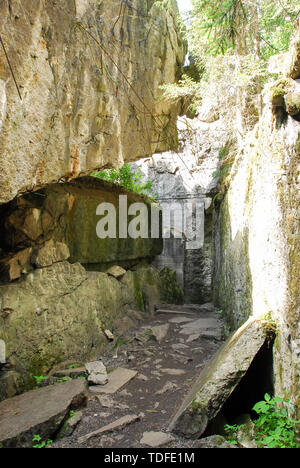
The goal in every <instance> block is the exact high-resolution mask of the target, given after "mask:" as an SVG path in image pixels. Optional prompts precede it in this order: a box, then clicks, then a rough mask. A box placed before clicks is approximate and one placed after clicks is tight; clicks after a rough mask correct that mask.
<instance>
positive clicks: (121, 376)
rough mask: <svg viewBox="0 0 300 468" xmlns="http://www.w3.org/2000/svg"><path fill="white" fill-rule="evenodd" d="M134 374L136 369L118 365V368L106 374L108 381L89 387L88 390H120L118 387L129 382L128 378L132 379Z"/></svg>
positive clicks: (111, 391)
mask: <svg viewBox="0 0 300 468" xmlns="http://www.w3.org/2000/svg"><path fill="white" fill-rule="evenodd" d="M136 374H137V371H134V370H131V369H125V368H123V367H119V368H118V369H115V370H114V371H112V372H111V373H110V374H108V381H107V383H106V384H105V385H103V386H93V387H90V391H91V392H93V393H106V394H113V393H116V392H117V391H118V390H120V388H122V387H123V386H124V385H126V384H127V383H128V382H130V380H131V379H133V378H134V377H135V376H136Z"/></svg>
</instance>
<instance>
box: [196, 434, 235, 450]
mask: <svg viewBox="0 0 300 468" xmlns="http://www.w3.org/2000/svg"><path fill="white" fill-rule="evenodd" d="M195 448H222V449H223V448H237V447H236V446H235V445H232V444H230V443H229V442H227V440H226V439H224V437H222V436H220V435H213V436H210V437H204V438H203V439H200V440H199V441H197V443H196V444H195Z"/></svg>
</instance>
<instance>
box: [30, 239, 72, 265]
mask: <svg viewBox="0 0 300 468" xmlns="http://www.w3.org/2000/svg"><path fill="white" fill-rule="evenodd" d="M69 257H70V250H69V248H68V246H67V245H66V244H64V243H63V242H55V241H54V240H53V239H51V240H49V241H48V242H46V243H45V244H44V245H43V247H41V248H39V249H36V250H34V251H33V254H32V257H31V263H32V264H33V265H35V266H36V267H38V268H43V267H46V266H50V265H52V264H53V263H56V262H62V261H63V260H67V259H68V258H69Z"/></svg>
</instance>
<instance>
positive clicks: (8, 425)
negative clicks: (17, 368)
mask: <svg viewBox="0 0 300 468" xmlns="http://www.w3.org/2000/svg"><path fill="white" fill-rule="evenodd" d="M86 401H87V390H86V383H85V381H83V380H82V379H80V380H72V381H69V382H64V383H61V384H57V385H50V386H48V387H44V388H41V389H38V390H31V391H30V392H27V393H23V394H22V395H18V396H16V397H14V398H10V399H8V400H4V401H2V402H1V403H0V446H2V447H7V448H10V447H20V448H21V447H25V448H26V447H32V445H33V444H32V438H33V436H34V435H35V434H39V435H40V436H41V438H42V440H47V439H49V438H50V439H51V437H53V435H54V434H55V433H56V432H57V431H58V430H59V428H60V427H61V426H62V424H63V422H64V421H65V419H66V418H67V417H68V415H69V412H70V410H71V409H77V408H79V407H81V406H84V405H85V404H86Z"/></svg>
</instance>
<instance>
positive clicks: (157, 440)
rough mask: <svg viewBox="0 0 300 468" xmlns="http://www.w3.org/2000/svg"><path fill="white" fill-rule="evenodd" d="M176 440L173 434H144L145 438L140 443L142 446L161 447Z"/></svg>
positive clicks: (151, 432)
mask: <svg viewBox="0 0 300 468" xmlns="http://www.w3.org/2000/svg"><path fill="white" fill-rule="evenodd" d="M172 440H174V437H173V436H172V435H171V434H166V433H165V432H154V431H150V432H144V434H143V437H142V439H141V441H140V444H142V445H148V446H149V447H154V448H155V447H161V446H162V445H165V444H168V443H169V442H171V441H172Z"/></svg>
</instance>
